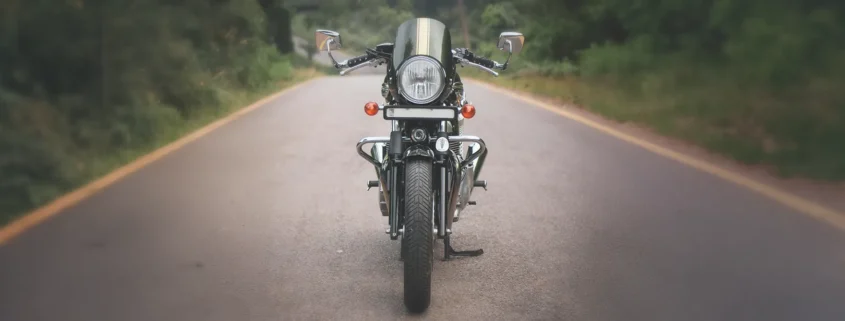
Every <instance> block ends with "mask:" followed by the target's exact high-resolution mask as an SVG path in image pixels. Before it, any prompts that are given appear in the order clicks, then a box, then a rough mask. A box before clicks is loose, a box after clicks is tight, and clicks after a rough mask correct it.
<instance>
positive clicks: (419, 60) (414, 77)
mask: <svg viewBox="0 0 845 321" xmlns="http://www.w3.org/2000/svg"><path fill="white" fill-rule="evenodd" d="M398 78H399V93H400V94H401V95H402V97H405V99H407V100H408V101H409V102H411V103H414V104H428V103H430V102H432V101H434V99H436V98H437V97H438V96H440V94H441V93H442V92H443V88H444V87H445V86H446V82H445V79H446V74H445V72H444V71H443V68H441V67H440V64H438V63H437V61H436V60H434V59H432V58H431V57H426V56H417V57H413V58H411V59H408V61H406V62H405V63H404V64H403V65H402V67H399V70H398Z"/></svg>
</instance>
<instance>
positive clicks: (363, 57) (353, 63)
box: [346, 54, 372, 68]
mask: <svg viewBox="0 0 845 321" xmlns="http://www.w3.org/2000/svg"><path fill="white" fill-rule="evenodd" d="M371 58H372V56H370V55H369V54H366V55H361V56H358V57H353V58H349V59H347V60H346V66H347V67H349V68H352V67H355V66H357V65H360V64H362V63H365V62H367V61H368V60H370V59H371Z"/></svg>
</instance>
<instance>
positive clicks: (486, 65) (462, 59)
mask: <svg viewBox="0 0 845 321" xmlns="http://www.w3.org/2000/svg"><path fill="white" fill-rule="evenodd" d="M452 53H453V54H454V57H455V60H456V61H457V62H458V63H460V64H461V65H464V64H468V65H471V66H473V67H478V68H479V69H483V70H484V71H487V72H489V73H491V74H493V75H494V76H498V75H499V73H497V72H495V71H493V69H500V70H505V68H507V62H505V64H504V65H503V64H500V63H498V62H496V61H495V60H492V59H487V58H485V57H482V56H479V55H476V54H475V53H473V52H472V51H470V50H469V49H467V48H456V49H453V50H452ZM387 58H389V55H387V56H385V55H382V54H379V53H378V52H376V51H375V50H372V49H368V50H367V53H366V54H364V55H361V56H357V57H352V58H349V59H347V60H346V61H343V62H341V63H336V65H335V67H337V68H339V69H342V68H346V69H344V70H343V71H341V72H340V74H341V75H345V74H347V73H349V72H351V71H353V70H356V69H359V68H361V67H364V65H363V64H365V63H369V65H374V66H375V65H380V64H381V63H384V62H385V59H387Z"/></svg>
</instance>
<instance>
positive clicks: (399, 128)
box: [316, 18, 525, 313]
mask: <svg viewBox="0 0 845 321" xmlns="http://www.w3.org/2000/svg"><path fill="white" fill-rule="evenodd" d="M524 41H525V37H524V36H523V35H522V34H521V33H518V32H503V33H501V34H500V36H499V40H498V43H497V47H498V49H499V50H502V51H505V52H507V53H508V58H507V60H506V61H505V62H504V63H499V62H496V61H494V60H490V59H487V58H484V57H481V56H479V55H476V54H474V53H473V52H472V51H470V50H469V49H467V48H455V49H453V48H452V46H451V43H452V39H451V36H450V33H449V29H448V28H447V27H446V25H444V24H443V23H442V22H440V21H437V20H435V19H430V18H416V19H411V20H407V21H405V22H403V23H402V24H401V25H400V26H399V28H398V30H397V33H396V38H395V40H394V42H393V43H382V44H379V45H376V46H375V47H373V48H368V49H366V54H364V55H361V56H358V57H354V58H350V59H347V60H344V61H342V62H338V61H337V60H335V58H334V56H333V55H332V50H338V49H340V48H342V41H341V37H340V34H338V33H337V32H335V31H331V30H317V32H316V45H317V49H318V50H319V51H326V52H327V53H328V56H329V58H330V59H331V61H332V64H333V65H334V67H335V68H337V69H342V70H341V71H340V75H346V74H348V73H349V72H351V71H353V70H357V69H360V68H363V67H367V66H371V67H378V66H381V65H386V66H387V68H386V75H385V78H384V82H383V84H382V89H381V94H382V97H383V98H384V103H383V104H377V103H375V102H367V103H366V104H365V105H364V112H365V113H366V114H367V115H369V116H375V115H377V114H378V113H379V112H381V113H382V116H383V118H384V119H385V120H387V121H389V122H390V124H391V131H390V136H387V137H365V138H363V139H361V140H360V141H359V142H358V144H357V147H356V148H357V152H358V154H359V155H360V156H361V157H363V158H364V159H365V160H366V161H368V162H369V163H371V164H372V165H373V167H374V169H375V174H376V178H377V179H376V180H371V181H369V182H367V190H370V189H371V188H374V187H377V188H378V191H379V193H378V201H379V209H380V210H381V214H382V215H383V216H386V217H388V224H389V228H388V229H387V230H386V231H385V232H386V233H387V234H388V235H389V236H390V239H391V240H399V241H400V258H401V260H402V261H403V264H404V302H405V306H406V308H407V309H408V310H409V311H410V312H412V313H421V312H424V311H425V310H426V309H428V307H429V304H430V302H431V274H432V269H433V267H434V244H435V242H436V240H437V239H442V240H443V245H444V260H449V259H451V258H452V257H458V256H465V257H466V256H470V257H472V256H479V255H481V254H483V253H484V251H483V250H482V249H478V250H474V251H456V250H454V249H453V248H452V246H451V243H450V236H451V234H452V223H453V222H457V221H458V220H459V218H460V217H461V212H462V211H463V210H464V209H466V207H467V206H469V205H475V201H472V200H471V195H472V192H473V190H474V188H476V187H482V188H484V190H485V191H486V190H487V181H485V180H478V177H479V174H480V173H481V168H482V166H483V165H484V159H485V158H486V156H487V153H488V149H487V146H486V144H485V143H484V140H482V139H481V138H479V137H476V136H469V135H463V125H464V121H465V120H466V119H472V118H473V117H474V116H475V113H476V109H475V106H474V105H473V104H472V103H471V102H469V101H468V100H467V96H466V93H465V91H464V86H463V82H462V81H461V79H460V76H459V75H458V73H457V66H459V65H460V66H461V67H464V66H467V65H468V66H472V67H476V68H479V69H481V70H484V71H487V72H488V73H490V74H492V75H494V76H498V73H497V72H496V71H495V70H494V69H499V70H505V69H507V66H508V63H509V62H510V58H511V56H512V55H513V54H516V53H518V52H519V51H521V49H522V47H523V44H524ZM464 143H468V144H469V146H468V149H467V150H464V148H463V147H464ZM370 144H371V145H372V146H371V148H370V151H369V154H368V153H367V152H365V151H364V146H365V145H370Z"/></svg>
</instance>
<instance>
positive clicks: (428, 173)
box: [401, 158, 434, 313]
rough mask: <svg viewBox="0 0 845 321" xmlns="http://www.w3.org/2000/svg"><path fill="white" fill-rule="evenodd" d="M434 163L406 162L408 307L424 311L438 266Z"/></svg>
mask: <svg viewBox="0 0 845 321" xmlns="http://www.w3.org/2000/svg"><path fill="white" fill-rule="evenodd" d="M432 185H433V184H432V163H431V160H429V159H425V158H421V159H418V158H412V159H409V160H408V161H407V162H406V164H405V220H404V221H405V222H404V223H405V224H404V229H405V230H404V232H403V233H402V242H401V243H402V244H401V246H402V252H403V255H402V256H403V261H404V266H405V267H404V268H405V282H404V283H405V307H406V308H407V309H408V311H409V312H411V313H422V312H423V311H425V310H426V309H427V308H428V306H429V304H430V303H431V271H432V269H433V267H434V231H433V230H432V229H433V226H432V221H433V220H432V218H433V217H432V216H433V210H434V206H433V205H434V204H433V201H434V196H433V195H432V188H433V186H432Z"/></svg>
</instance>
